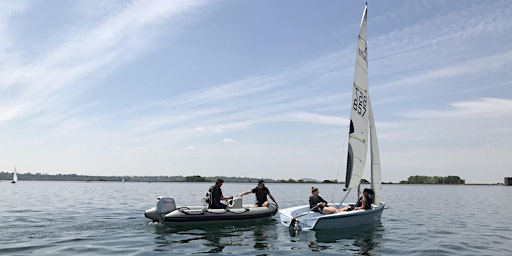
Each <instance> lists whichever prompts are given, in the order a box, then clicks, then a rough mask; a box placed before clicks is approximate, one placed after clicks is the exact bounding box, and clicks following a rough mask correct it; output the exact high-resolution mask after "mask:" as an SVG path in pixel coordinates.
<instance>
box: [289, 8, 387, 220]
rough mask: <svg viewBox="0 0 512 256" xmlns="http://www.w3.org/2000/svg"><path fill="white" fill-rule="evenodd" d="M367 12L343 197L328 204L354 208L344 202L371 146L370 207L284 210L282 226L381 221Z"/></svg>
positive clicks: (356, 73) (361, 36) (358, 58)
mask: <svg viewBox="0 0 512 256" xmlns="http://www.w3.org/2000/svg"><path fill="white" fill-rule="evenodd" d="M367 10H368V6H365V8H364V11H363V16H362V18H361V25H360V30H359V36H358V47H357V54H356V65H355V71H354V84H353V93H352V100H351V102H350V104H351V106H352V107H351V109H352V110H351V115H350V128H349V142H348V151H347V170H346V181H345V189H343V190H344V191H345V195H344V197H343V200H342V201H341V203H336V204H330V206H334V207H336V208H338V209H341V208H343V207H345V206H347V205H353V204H347V203H344V202H343V201H345V199H346V198H347V196H348V194H349V193H350V191H351V190H352V189H354V190H357V189H358V187H359V185H360V182H361V178H362V174H363V170H364V168H365V162H366V154H367V150H368V147H370V154H371V157H370V161H371V188H372V189H373V191H374V193H375V194H374V198H373V204H372V207H371V209H367V210H364V209H362V210H352V211H341V212H337V213H333V214H327V215H324V214H322V213H319V212H316V211H313V209H310V207H309V205H302V206H296V207H291V208H286V209H282V210H279V215H280V219H281V223H282V224H283V225H285V226H288V227H293V228H295V229H302V230H310V229H314V230H321V229H340V228H348V227H355V226H360V225H366V224H375V223H378V222H380V218H381V215H382V212H383V210H384V206H385V204H384V202H381V188H380V185H381V175H380V157H379V148H378V145H377V132H376V130H375V120H374V116H373V111H372V106H371V103H370V95H369V91H368V55H367V47H366V15H367Z"/></svg>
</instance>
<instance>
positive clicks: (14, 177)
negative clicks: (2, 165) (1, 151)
mask: <svg viewBox="0 0 512 256" xmlns="http://www.w3.org/2000/svg"><path fill="white" fill-rule="evenodd" d="M12 182H13V183H15V182H18V173H17V172H16V166H15V167H14V172H13V174H12Z"/></svg>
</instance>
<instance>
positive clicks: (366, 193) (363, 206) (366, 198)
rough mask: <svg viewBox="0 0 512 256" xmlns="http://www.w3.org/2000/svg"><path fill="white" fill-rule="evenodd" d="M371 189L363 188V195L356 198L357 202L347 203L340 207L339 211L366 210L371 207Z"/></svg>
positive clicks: (372, 193)
mask: <svg viewBox="0 0 512 256" xmlns="http://www.w3.org/2000/svg"><path fill="white" fill-rule="evenodd" d="M373 195H374V192H373V189H371V188H365V189H364V190H363V196H362V197H360V198H359V200H357V203H356V205H355V206H350V205H347V206H345V207H343V208H341V211H352V210H368V209H371V208H372V203H373Z"/></svg>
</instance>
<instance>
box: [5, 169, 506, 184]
mask: <svg viewBox="0 0 512 256" xmlns="http://www.w3.org/2000/svg"><path fill="white" fill-rule="evenodd" d="M219 177H220V178H223V179H224V181H225V182H236V183H257V182H258V181H259V180H261V179H263V180H265V182H267V183H316V184H322V183H323V184H345V183H344V182H338V181H336V180H324V181H320V180H316V179H311V178H302V179H298V180H294V179H287V180H283V179H281V180H279V179H270V178H250V177H226V176H215V177H201V176H199V175H193V176H128V175H126V176H94V175H78V174H41V173H35V174H33V173H18V181H23V180H31V181H85V182H203V183H211V182H215V180H216V179H217V178H219ZM10 180H12V172H0V181H10ZM365 183H366V181H364V182H362V184H363V185H364V184H365ZM382 184H383V185H470V186H495V185H501V186H503V185H504V184H503V183H499V182H497V183H462V184H456V183H445V184H443V183H403V181H402V182H382Z"/></svg>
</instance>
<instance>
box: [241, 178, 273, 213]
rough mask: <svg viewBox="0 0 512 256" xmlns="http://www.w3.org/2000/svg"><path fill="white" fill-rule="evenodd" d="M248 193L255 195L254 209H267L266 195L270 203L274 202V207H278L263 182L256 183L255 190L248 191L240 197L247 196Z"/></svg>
mask: <svg viewBox="0 0 512 256" xmlns="http://www.w3.org/2000/svg"><path fill="white" fill-rule="evenodd" d="M250 193H254V194H255V195H256V202H255V203H254V207H268V206H269V204H270V203H269V202H268V199H267V195H268V196H270V199H272V201H274V203H275V204H276V207H278V208H279V206H278V205H277V201H276V199H274V197H273V196H272V194H270V190H268V188H267V187H265V181H264V180H260V181H258V186H256V187H255V188H253V189H251V190H249V191H246V192H243V193H241V194H240V196H243V195H247V194H250Z"/></svg>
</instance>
